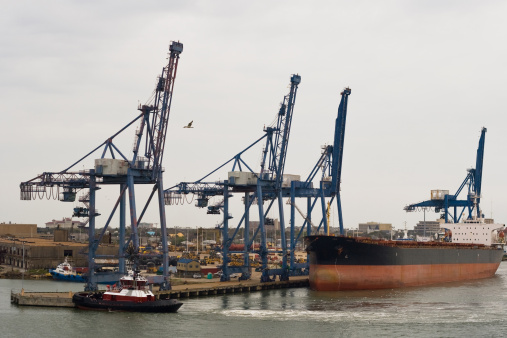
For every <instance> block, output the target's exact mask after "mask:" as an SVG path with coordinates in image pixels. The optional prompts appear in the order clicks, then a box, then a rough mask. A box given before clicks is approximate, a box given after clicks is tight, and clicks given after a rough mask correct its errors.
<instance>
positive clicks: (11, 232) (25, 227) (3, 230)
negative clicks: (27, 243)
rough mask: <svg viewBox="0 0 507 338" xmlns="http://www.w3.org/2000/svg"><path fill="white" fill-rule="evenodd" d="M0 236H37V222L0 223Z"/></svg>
mask: <svg viewBox="0 0 507 338" xmlns="http://www.w3.org/2000/svg"><path fill="white" fill-rule="evenodd" d="M0 236H19V237H35V236H37V224H12V223H9V224H6V223H2V224H0Z"/></svg>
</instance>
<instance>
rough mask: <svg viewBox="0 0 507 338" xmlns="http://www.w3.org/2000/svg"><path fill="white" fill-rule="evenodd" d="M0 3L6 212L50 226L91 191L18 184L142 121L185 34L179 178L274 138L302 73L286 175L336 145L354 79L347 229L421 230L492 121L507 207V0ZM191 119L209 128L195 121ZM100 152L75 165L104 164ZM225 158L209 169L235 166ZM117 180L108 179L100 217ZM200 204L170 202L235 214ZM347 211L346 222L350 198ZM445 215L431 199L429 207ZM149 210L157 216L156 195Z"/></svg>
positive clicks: (176, 135)
mask: <svg viewBox="0 0 507 338" xmlns="http://www.w3.org/2000/svg"><path fill="white" fill-rule="evenodd" d="M1 4H2V13H1V14H0V15H1V17H2V19H1V20H0V31H1V34H0V41H1V49H0V58H1V59H0V60H1V62H0V74H1V76H0V86H1V88H0V98H1V100H0V105H1V106H0V108H1V114H0V119H1V120H0V121H1V123H0V125H1V126H2V132H1V133H0V138H1V143H0V150H1V153H2V158H3V160H2V162H1V163H2V166H1V167H2V175H0V186H1V188H2V193H1V195H0V222H13V223H36V224H37V225H38V226H44V223H45V222H48V221H51V220H53V219H61V218H63V217H70V216H71V215H72V208H73V207H74V206H77V205H78V203H62V202H58V201H46V200H44V201H41V200H36V201H20V199H19V184H20V182H23V181H27V180H29V179H32V178H33V177H35V176H37V175H38V174H40V173H42V172H45V171H60V170H62V169H65V168H67V167H68V166H69V165H70V164H72V163H74V162H75V161H76V160H77V159H79V158H80V157H81V156H83V155H84V154H86V153H87V152H88V151H90V150H92V149H93V148H95V147H96V146H98V145H99V144H100V143H102V142H103V141H104V140H105V139H106V138H108V137H109V136H111V135H112V134H114V133H115V132H116V131H117V130H119V129H120V128H122V127H123V126H124V125H126V124H127V123H128V122H129V121H130V120H132V119H133V118H134V117H135V116H136V114H137V110H136V108H137V105H138V103H139V102H142V103H144V102H145V101H146V100H147V99H148V97H149V96H150V94H151V92H152V90H153V89H154V86H155V83H156V78H157V76H158V75H159V73H160V71H161V68H162V67H163V66H164V65H165V64H166V57H167V51H168V45H169V44H170V42H171V41H172V40H179V41H181V42H182V43H183V44H184V51H183V53H182V55H181V59H180V63H179V68H178V76H177V79H176V84H175V91H174V96H173V105H172V109H171V116H170V121H169V130H168V136H167V142H166V152H165V156H164V166H165V169H166V171H165V174H164V185H165V187H170V186H173V185H174V184H176V183H178V182H181V181H194V180H196V179H199V178H201V177H202V176H204V175H206V174H207V173H208V172H210V171H212V170H213V169H214V168H216V167H217V166H219V165H220V164H222V163H223V162H225V161H226V160H228V159H230V158H231V157H232V156H233V155H235V154H236V153H237V152H239V151H240V150H242V149H243V148H245V147H247V146H248V145H250V144H251V143H253V142H254V141H255V140H256V139H257V138H259V137H261V136H262V135H263V131H262V129H263V126H264V125H268V124H270V123H271V122H272V121H273V119H274V118H275V115H276V113H277V111H278V108H279V104H280V102H281V100H282V98H283V96H284V95H286V94H287V93H288V90H289V82H290V76H291V74H295V73H298V74H300V75H301V78H302V80H301V84H300V86H299V90H298V95H297V99H296V104H295V109H294V117H293V122H292V130H291V136H290V144H289V148H288V155H287V163H286V168H285V173H290V174H299V175H301V176H302V178H306V176H307V175H308V173H309V172H310V170H311V169H312V168H313V166H314V165H315V162H316V161H317V159H318V157H319V156H320V147H321V146H322V145H324V144H330V143H332V141H333V134H334V120H335V119H336V112H337V107H338V103H339V100H340V95H339V94H340V92H341V91H342V90H343V88H345V87H350V88H351V89H352V94H351V96H350V98H349V110H348V117H347V126H346V137H345V149H344V156H343V172H342V206H343V217H344V221H345V227H348V228H356V227H357V225H358V223H362V222H368V221H378V222H385V223H392V224H393V226H394V227H396V228H403V227H404V224H405V222H407V228H409V229H411V228H413V226H414V225H415V224H416V223H417V222H418V221H419V220H422V219H423V217H424V215H423V213H410V214H407V213H405V211H404V210H403V207H404V206H405V205H407V204H410V203H416V202H420V201H423V200H427V199H429V197H430V191H431V190H432V189H447V190H450V192H451V193H454V192H455V191H456V190H457V189H458V187H459V186H460V184H461V183H462V181H463V180H464V179H465V177H466V174H467V171H466V170H467V169H468V168H471V167H474V166H475V157H476V151H477V146H478V141H479V137H480V132H481V128H482V127H486V128H487V129H488V132H487V134H486V147H485V156H484V172H483V185H482V209H483V212H484V213H485V214H486V216H487V217H491V216H493V218H495V220H496V221H497V222H500V223H505V222H506V221H507V208H506V203H507V197H506V192H505V191H506V188H507V174H506V168H507V163H506V162H507V161H506V155H507V147H506V145H507V115H506V113H505V112H506V108H507V103H506V100H505V93H506V91H507V71H506V60H507V45H506V44H505V41H507V36H506V35H507V22H506V21H505V17H506V16H507V3H506V2H505V1H442V0H438V1H336V0H334V1H294V0H291V1H232V0H230V1H142V2H140V1H107V0H106V1H86V2H84V1H33V0H32V1H23V0H18V1H1ZM191 120H193V121H194V127H195V128H193V129H183V128H182V127H183V125H186V124H187V123H188V122H190V121H191ZM133 140H134V130H131V131H128V132H127V134H126V136H125V138H124V141H121V142H123V143H122V144H123V149H130V148H131V146H132V142H133ZM119 142H120V141H119ZM260 156H261V149H260V148H258V149H253V150H252V152H251V154H250V155H248V156H246V157H245V159H247V160H248V161H249V162H248V163H249V164H251V166H252V167H254V168H255V169H256V170H258V168H259V160H260ZM95 157H96V158H98V157H100V153H98V154H97V155H96V156H95ZM92 159H93V158H92ZM92 159H91V160H90V161H89V162H86V163H83V164H81V165H80V167H78V168H76V169H89V168H92V167H93V162H92ZM228 170H230V168H227V169H224V170H222V171H220V172H219V173H217V175H215V176H213V177H212V180H215V179H222V180H223V179H226V178H227V171H228ZM150 190H151V188H149V187H140V188H138V190H136V193H137V194H138V196H139V197H142V196H144V195H146V194H147V192H149V191H150ZM117 192H118V191H117V188H114V189H108V188H106V189H102V190H100V191H99V192H98V195H97V196H98V197H97V198H98V201H97V208H98V209H99V212H101V213H102V216H100V217H99V219H97V226H99V227H100V226H101V225H103V224H104V223H105V221H106V220H107V217H108V215H109V212H110V209H111V206H112V203H113V202H114V201H115V200H116V198H117ZM462 197H463V198H464V196H462ZM240 198H241V196H239V195H238V196H235V197H234V198H233V199H232V200H231V204H232V205H231V212H232V213H233V216H234V217H235V218H234V219H233V223H232V224H231V225H230V226H235V225H236V224H237V221H238V220H239V218H240V217H241V213H242V206H241V202H240ZM194 202H195V201H194ZM194 202H192V204H190V205H186V206H168V207H166V213H167V223H168V226H169V227H172V226H181V227H185V226H191V227H197V226H199V227H201V226H202V227H213V226H214V225H215V224H216V223H218V222H219V221H220V216H215V215H206V212H205V210H204V209H198V208H195V207H194V206H193V203H194ZM212 203H213V201H212ZM297 203H298V204H299V205H301V207H304V206H305V201H303V200H302V201H298V202H297ZM141 205H142V203H141V202H139V204H138V208H142V206H141ZM252 215H253V216H252V218H253V219H256V216H257V213H256V211H254V212H252ZM271 216H272V217H275V218H276V217H277V215H276V213H273V215H271ZM332 216H333V221H332V222H331V225H332V226H338V221H337V214H336V208H333V212H332ZM437 216H438V214H435V213H434V212H427V213H426V219H428V220H434V219H436V218H437ZM286 220H287V222H288V220H289V214H287V215H286ZM144 221H147V222H154V223H158V222H159V220H158V212H157V205H156V204H155V203H152V205H151V207H150V210H149V212H148V214H147V215H146V216H145V218H144ZM301 223H302V219H301V217H300V216H299V215H297V224H298V225H301ZM115 226H116V224H115Z"/></svg>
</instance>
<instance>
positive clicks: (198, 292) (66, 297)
mask: <svg viewBox="0 0 507 338" xmlns="http://www.w3.org/2000/svg"><path fill="white" fill-rule="evenodd" d="M308 286H309V281H308V276H296V277H291V278H290V280H288V281H273V282H265V283H261V282H260V281H252V280H247V281H230V282H209V283H195V284H190V283H189V284H182V285H175V286H173V287H172V288H171V290H167V291H160V290H156V288H154V290H153V293H154V295H155V297H157V298H159V299H169V298H191V297H208V296H214V295H225V294H237V293H247V292H255V291H262V290H271V289H286V288H303V287H308ZM72 296H73V292H26V291H24V290H21V292H19V293H16V292H13V291H11V303H12V304H16V305H20V306H40V307H68V308H73V307H75V305H74V303H73V302H72Z"/></svg>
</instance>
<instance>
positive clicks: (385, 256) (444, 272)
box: [306, 236, 503, 291]
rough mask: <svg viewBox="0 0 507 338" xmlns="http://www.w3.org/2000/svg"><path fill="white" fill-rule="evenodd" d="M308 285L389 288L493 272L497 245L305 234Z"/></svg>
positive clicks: (497, 258) (499, 254) (498, 253)
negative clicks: (395, 240)
mask: <svg viewBox="0 0 507 338" xmlns="http://www.w3.org/2000/svg"><path fill="white" fill-rule="evenodd" d="M306 243H307V248H308V249H307V250H308V252H309V254H310V276H309V279H310V287H311V288H312V289H313V290H318V291H338V290H368V289H388V288H399V287H408V286H422V285H432V284H440V283H448V282H456V281H463V280H471V279H480V278H488V277H491V276H493V275H494V274H495V273H496V270H497V269H498V266H499V265H500V262H501V260H502V256H503V250H501V248H492V247H485V246H473V245H459V244H454V245H453V244H439V243H432V244H418V243H414V242H413V243H397V242H386V241H371V240H361V239H355V238H347V237H332V236H309V237H307V238H306Z"/></svg>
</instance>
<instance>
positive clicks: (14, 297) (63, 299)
mask: <svg viewBox="0 0 507 338" xmlns="http://www.w3.org/2000/svg"><path fill="white" fill-rule="evenodd" d="M73 294H74V293H73V292H70V291H69V292H25V291H24V290H23V289H21V292H20V293H14V292H11V303H12V304H16V305H21V306H45V307H71V308H72V307H75V305H74V303H73V302H72V295H73Z"/></svg>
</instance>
